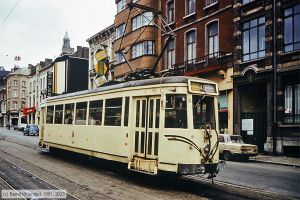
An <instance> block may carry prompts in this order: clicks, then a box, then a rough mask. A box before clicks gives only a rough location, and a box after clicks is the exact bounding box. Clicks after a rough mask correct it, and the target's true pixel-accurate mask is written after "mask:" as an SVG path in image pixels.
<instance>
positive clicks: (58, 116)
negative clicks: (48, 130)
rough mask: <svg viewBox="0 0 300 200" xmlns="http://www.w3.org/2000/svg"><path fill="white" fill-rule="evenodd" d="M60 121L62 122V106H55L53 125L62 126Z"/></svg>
mask: <svg viewBox="0 0 300 200" xmlns="http://www.w3.org/2000/svg"><path fill="white" fill-rule="evenodd" d="M62 121H63V105H56V106H55V118H54V124H62Z"/></svg>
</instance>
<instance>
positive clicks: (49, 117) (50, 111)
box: [46, 106, 54, 124]
mask: <svg viewBox="0 0 300 200" xmlns="http://www.w3.org/2000/svg"><path fill="white" fill-rule="evenodd" d="M53 116H54V106H47V120H46V122H47V124H53Z"/></svg>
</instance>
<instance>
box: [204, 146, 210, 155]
mask: <svg viewBox="0 0 300 200" xmlns="http://www.w3.org/2000/svg"><path fill="white" fill-rule="evenodd" d="M209 149H210V146H209V144H205V145H204V146H203V150H204V153H206V154H207V153H209Z"/></svg>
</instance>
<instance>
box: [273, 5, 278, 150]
mask: <svg viewBox="0 0 300 200" xmlns="http://www.w3.org/2000/svg"><path fill="white" fill-rule="evenodd" d="M276 40H277V38H276V0H273V154H276V136H277V99H276V98H277V55H276V53H277V51H276V50H277V48H276Z"/></svg>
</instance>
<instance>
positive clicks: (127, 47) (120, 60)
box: [113, 0, 161, 80]
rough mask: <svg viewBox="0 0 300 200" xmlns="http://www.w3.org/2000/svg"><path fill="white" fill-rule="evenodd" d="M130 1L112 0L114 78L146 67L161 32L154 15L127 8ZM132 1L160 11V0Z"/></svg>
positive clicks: (152, 59) (154, 56) (155, 51)
mask: <svg viewBox="0 0 300 200" xmlns="http://www.w3.org/2000/svg"><path fill="white" fill-rule="evenodd" d="M130 2H131V0H116V5H117V14H116V16H115V21H114V24H115V27H116V38H115V41H114V43H113V50H114V52H115V55H116V62H115V64H114V65H115V66H114V76H115V78H116V79H117V80H123V79H124V77H125V76H126V75H128V74H130V73H131V72H132V71H134V72H136V71H141V70H145V69H150V68H151V67H152V66H153V64H154V63H155V61H156V59H157V57H158V54H159V53H160V49H161V48H160V44H161V42H160V40H161V35H160V34H161V33H160V31H159V29H158V27H157V26H155V24H158V23H159V20H158V18H157V17H156V15H155V14H154V12H152V11H149V10H144V9H140V8H136V7H134V8H132V9H130V8H129V7H128V3H130ZM133 2H136V3H138V4H140V5H146V6H147V7H150V8H153V10H160V1H156V0H139V1H133ZM122 36H124V37H122ZM122 54H124V55H125V57H126V59H127V60H128V62H129V63H130V66H129V65H128V63H126V62H125V59H124V57H123V55H122ZM130 68H132V69H130ZM158 68H159V67H158Z"/></svg>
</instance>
